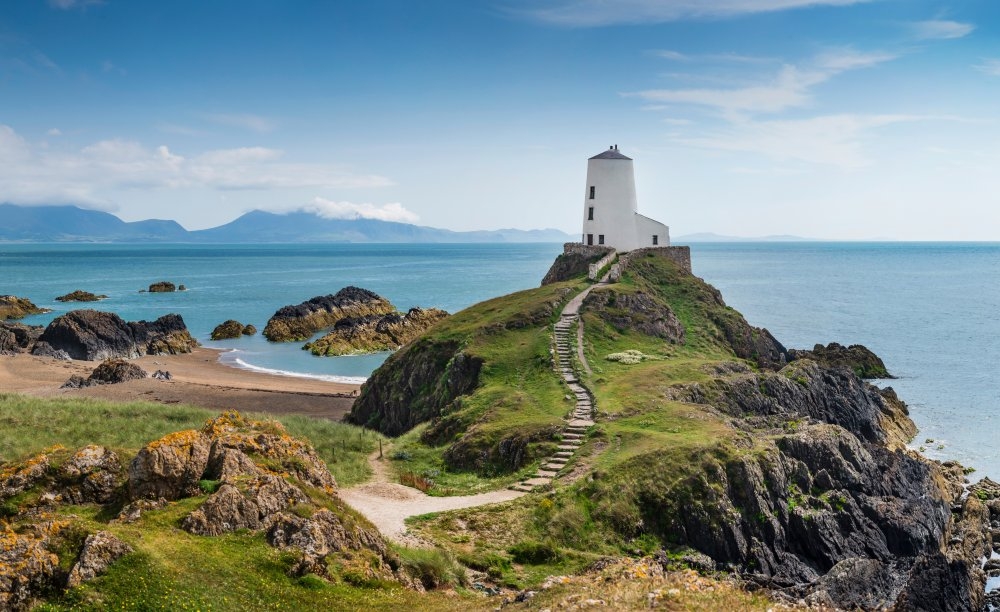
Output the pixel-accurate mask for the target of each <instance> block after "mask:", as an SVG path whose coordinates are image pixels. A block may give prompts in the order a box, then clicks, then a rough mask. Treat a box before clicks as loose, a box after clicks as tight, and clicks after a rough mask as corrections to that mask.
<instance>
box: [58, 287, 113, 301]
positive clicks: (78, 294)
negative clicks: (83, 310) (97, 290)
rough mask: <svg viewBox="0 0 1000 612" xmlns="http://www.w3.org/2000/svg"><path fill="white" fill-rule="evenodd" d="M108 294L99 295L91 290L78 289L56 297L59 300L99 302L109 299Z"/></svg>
mask: <svg viewBox="0 0 1000 612" xmlns="http://www.w3.org/2000/svg"><path fill="white" fill-rule="evenodd" d="M107 297H108V296H106V295H97V294H94V293H91V292H89V291H81V290H80V289H77V290H76V291H72V292H70V293H67V294H66V295H60V296H59V297H57V298H56V301H57V302H97V301H99V300H104V299H107Z"/></svg>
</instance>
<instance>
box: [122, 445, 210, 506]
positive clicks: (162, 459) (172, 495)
mask: <svg viewBox="0 0 1000 612" xmlns="http://www.w3.org/2000/svg"><path fill="white" fill-rule="evenodd" d="M210 448H211V441H210V439H209V438H208V436H206V435H205V434H203V433H202V432H200V431H194V430H187V431H179V432H176V433H172V434H169V435H167V436H164V437H163V438H160V439H159V440H157V441H155V442H151V443H149V444H147V445H146V446H145V447H144V448H143V449H142V450H140V451H139V453H138V454H137V455H136V456H135V459H133V460H132V462H131V463H130V464H129V466H128V486H129V498H130V499H132V500H136V499H140V498H146V499H157V498H160V497H162V498H164V499H167V500H174V499H180V498H182V497H190V496H192V495H197V494H199V493H200V492H201V489H200V488H199V486H198V481H199V480H201V476H202V474H203V473H204V472H205V467H206V466H207V465H208V454H209V450H210Z"/></svg>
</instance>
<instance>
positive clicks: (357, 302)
mask: <svg viewBox="0 0 1000 612" xmlns="http://www.w3.org/2000/svg"><path fill="white" fill-rule="evenodd" d="M395 310H396V309H395V308H393V306H392V304H390V303H389V301H388V300H386V299H385V298H383V297H381V296H379V295H378V294H376V293H373V292H371V291H368V290H367V289H361V288H359V287H344V288H343V289H341V290H340V291H338V292H337V293H336V294H333V295H325V296H317V297H314V298H312V299H310V300H307V301H305V302H302V303H301V304H298V305H295V306H285V307H283V308H280V309H278V310H277V311H276V312H275V313H274V315H273V316H272V317H271V318H270V319H269V320H268V321H267V325H266V326H265V327H264V337H265V338H267V339H268V340H270V341H272V342H290V341H302V340H307V339H308V338H309V337H311V336H312V335H313V334H315V333H316V332H318V331H319V330H321V329H324V328H327V327H333V326H334V325H336V324H337V322H338V321H340V320H341V319H346V318H348V317H366V316H371V315H386V314H389V313H391V312H394V311H395Z"/></svg>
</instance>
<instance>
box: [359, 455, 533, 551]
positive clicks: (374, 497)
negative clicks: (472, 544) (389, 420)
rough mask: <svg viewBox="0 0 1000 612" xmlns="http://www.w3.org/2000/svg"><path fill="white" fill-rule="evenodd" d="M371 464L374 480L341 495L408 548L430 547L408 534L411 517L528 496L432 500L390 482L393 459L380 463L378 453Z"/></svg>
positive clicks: (506, 491)
mask: <svg viewBox="0 0 1000 612" xmlns="http://www.w3.org/2000/svg"><path fill="white" fill-rule="evenodd" d="M386 457H388V453H386ZM368 462H369V464H370V465H371V466H372V472H373V476H372V480H370V481H369V482H366V483H364V484H360V485H356V486H353V487H351V488H349V489H341V490H340V492H339V495H340V497H341V499H343V500H344V501H346V502H347V503H348V504H349V505H350V506H351V507H352V508H354V509H355V510H357V511H358V512H360V513H361V514H363V515H365V518H367V519H368V520H369V521H371V522H372V524H374V525H375V526H376V527H378V530H379V531H381V532H382V535H384V536H385V537H387V538H389V539H390V540H392V541H394V542H398V543H400V544H405V545H407V546H428V543H427V542H425V541H423V540H421V539H419V538H417V537H415V536H413V535H410V534H408V533H407V529H406V524H405V520H406V519H407V517H411V516H417V515H420V514H427V513H429V512H443V511H445V510H458V509H459V508H472V507H474V506H485V505H487V504H495V503H499V502H505V501H510V500H512V499H517V498H518V497H521V496H522V495H524V493H522V492H520V491H511V490H509V489H503V490H500V491H490V492H489V493H480V494H478V495H459V496H454V497H431V496H430V495H427V494H426V493H423V492H421V491H418V490H417V489H414V488H412V487H406V486H403V485H401V484H398V483H394V482H389V472H390V471H389V465H388V464H389V459H388V458H386V459H381V460H380V459H379V458H378V451H375V452H374V453H372V454H371V455H369V456H368Z"/></svg>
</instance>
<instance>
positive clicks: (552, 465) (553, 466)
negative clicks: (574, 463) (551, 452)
mask: <svg viewBox="0 0 1000 612" xmlns="http://www.w3.org/2000/svg"><path fill="white" fill-rule="evenodd" d="M564 467H566V464H565V463H548V464H545V465H543V466H542V469H543V470H554V471H556V472H558V471H559V470H561V469H563V468H564Z"/></svg>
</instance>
